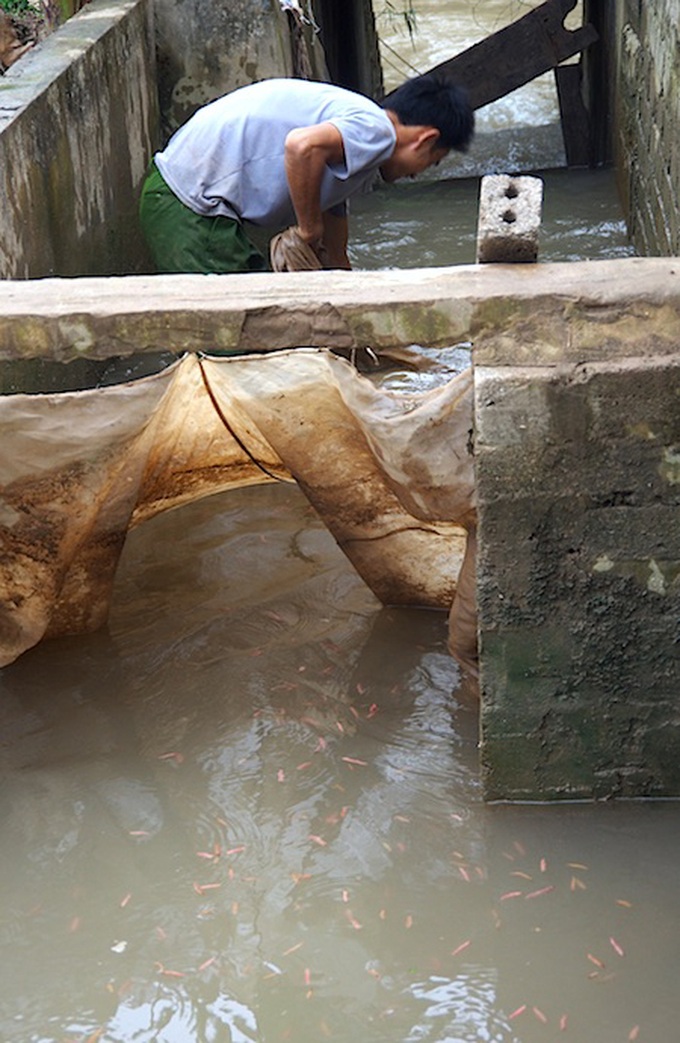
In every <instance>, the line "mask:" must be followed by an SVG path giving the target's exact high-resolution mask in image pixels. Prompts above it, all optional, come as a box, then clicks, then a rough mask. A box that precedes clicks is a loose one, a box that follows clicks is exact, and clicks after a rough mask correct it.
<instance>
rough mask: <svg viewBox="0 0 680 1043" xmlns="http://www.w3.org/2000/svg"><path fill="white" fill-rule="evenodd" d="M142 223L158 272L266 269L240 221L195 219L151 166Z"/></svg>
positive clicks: (197, 216)
mask: <svg viewBox="0 0 680 1043" xmlns="http://www.w3.org/2000/svg"><path fill="white" fill-rule="evenodd" d="M139 220H140V223H141V226H142V231H143V233H144V237H145V239H146V242H147V245H148V247H149V250H150V252H151V257H152V260H153V262H154V265H155V266H156V271H157V272H161V273H168V272H195V273H201V274H204V275H208V274H210V273H225V272H265V271H267V270H268V267H269V266H268V264H267V262H266V261H265V259H264V257H263V256H262V254H261V253H260V251H259V250H258V249H257V247H256V246H254V245H253V243H251V241H250V240H249V238H248V236H247V235H246V234H245V232H244V231H243V228H242V226H241V225H240V224H239V222H238V221H232V220H231V218H229V217H222V216H219V217H204V216H202V215H201V214H195V213H194V211H193V210H190V209H189V207H188V206H185V205H184V203H182V202H181V201H180V200H179V199H178V198H177V196H176V195H175V194H174V192H172V191H171V189H170V188H169V187H168V186H167V184H166V183H165V181H164V180H163V178H162V177H161V174H160V171H159V170H158V168H157V167H156V164H155V163H154V162H153V161H152V162H151V165H150V167H149V171H148V173H147V176H146V180H145V181H144V185H143V187H142V195H141V198H140V201H139Z"/></svg>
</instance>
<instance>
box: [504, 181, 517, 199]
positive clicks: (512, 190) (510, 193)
mask: <svg viewBox="0 0 680 1043" xmlns="http://www.w3.org/2000/svg"><path fill="white" fill-rule="evenodd" d="M518 195H519V189H518V188H517V185H515V184H513V182H512V181H511V182H510V184H509V185H508V187H507V188H506V190H505V198H506V199H516V198H517V196H518Z"/></svg>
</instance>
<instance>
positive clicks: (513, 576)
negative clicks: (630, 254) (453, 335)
mask: <svg viewBox="0 0 680 1043" xmlns="http://www.w3.org/2000/svg"><path fill="white" fill-rule="evenodd" d="M638 263H639V262H638ZM540 267H541V266H538V268H537V269H532V270H540ZM635 272H636V269H635V268H632V269H628V271H626V269H622V270H621V276H622V281H621V285H620V287H619V299H618V301H616V302H615V301H613V300H610V301H608V302H606V303H605V302H604V301H599V302H596V301H595V300H590V301H589V300H588V299H587V298H588V295H589V290H588V288H587V287H586V286H584V288H583V293H584V296H583V297H582V298H581V299H580V300H576V299H574V298H573V297H570V296H569V295H568V293H565V296H564V298H563V299H562V301H560V299H559V297H556V298H554V299H553V300H551V301H550V302H548V301H546V300H545V299H540V298H536V299H535V300H534V301H533V303H532V304H531V305H530V306H529V307H526V308H525V307H521V306H520V307H517V302H514V303H511V302H510V301H508V302H507V307H506V308H498V309H497V313H496V314H495V315H493V316H492V315H491V310H489V313H488V314H489V320H488V322H487V323H486V324H485V330H484V334H483V335H482V334H480V335H479V336H478V337H477V338H476V340H475V351H474V361H475V425H476V426H475V454H476V476H477V490H478V498H479V557H478V574H477V580H478V596H479V628H480V643H481V649H480V665H481V697H482V711H481V713H482V763H483V773H484V787H485V795H486V797H487V799H490V800H494V799H501V800H549V799H560V798H568V799H578V798H585V799H592V798H608V797H612V796H614V797H633V796H641V795H645V796H656V797H661V796H669V795H674V796H677V795H678V794H679V793H680V714H679V713H678V695H679V693H680V409H679V408H678V403H679V402H680V323H679V318H678V312H677V311H676V304H677V301H676V302H675V303H674V302H672V301H671V299H670V298H669V299H668V300H667V301H665V302H664V301H663V300H662V299H661V298H659V299H658V300H657V302H656V303H652V302H651V301H647V302H645V303H644V304H642V302H640V301H635V300H634V299H633V294H635V285H634V283H635ZM670 275H671V281H675V279H676V278H677V276H676V275H675V271H671V273H670ZM659 290H661V284H659ZM626 298H628V300H627V299H626Z"/></svg>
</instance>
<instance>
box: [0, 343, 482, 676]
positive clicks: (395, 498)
mask: <svg viewBox="0 0 680 1043" xmlns="http://www.w3.org/2000/svg"><path fill="white" fill-rule="evenodd" d="M471 429H472V376H471V372H470V370H466V371H464V372H463V373H461V374H459V375H458V376H456V377H454V378H453V379H451V380H449V381H448V382H447V383H445V384H444V385H442V386H440V387H437V388H434V389H433V390H430V391H426V392H419V393H415V392H414V393H405V392H390V391H386V390H384V389H379V388H376V387H375V386H374V385H373V384H372V383H371V382H370V381H369V380H367V379H366V378H365V377H363V376H362V375H361V374H359V373H358V372H357V371H356V370H355V368H354V367H353V366H351V365H350V364H349V363H348V362H347V361H345V360H344V359H342V358H339V357H337V356H335V355H333V354H331V353H329V352H327V351H324V350H317V349H312V348H298V349H295V350H290V351H278V352H275V353H272V354H269V355H266V356H263V355H249V356H236V357H229V358H198V357H197V356H195V355H193V354H191V355H186V356H184V357H183V358H181V359H179V360H178V361H177V362H175V363H173V364H172V365H170V366H168V368H167V369H165V370H163V371H162V372H159V373H155V374H153V375H151V376H145V377H143V378H141V379H138V380H135V381H132V382H130V383H126V384H116V385H113V386H110V387H97V388H91V389H89V390H83V391H72V392H60V393H55V394H30V395H29V394H17V395H9V396H3V397H2V398H0V446H1V448H0V474H1V475H2V485H0V555H1V557H0V590H1V592H2V603H1V607H0V664H2V665H5V664H7V663H10V662H12V661H13V660H14V659H16V658H17V656H19V655H20V654H21V653H22V652H23V651H25V650H26V649H28V648H30V647H32V646H33V645H35V644H36V643H37V642H39V641H40V640H42V639H43V638H45V637H52V636H62V635H67V634H77V633H83V632H87V631H92V630H95V629H97V628H98V627H100V626H102V625H103V624H104V623H105V621H106V618H107V614H108V609H109V601H110V598H111V591H112V586H113V581H114V577H115V571H116V566H117V563H118V559H119V556H120V553H121V551H122V548H123V545H124V542H125V537H126V534H127V532H128V530H129V529H131V528H133V527H134V526H136V525H138V524H140V523H142V522H143V521H145V520H146V519H148V518H151V517H153V516H154V515H155V514H158V513H159V512H160V511H163V510H167V509H169V508H175V507H179V506H180V505H182V504H185V503H188V502H190V501H192V500H195V499H198V498H199V497H203V496H206V495H208V494H210V493H213V492H218V491H223V490H225V489H228V488H236V487H238V486H244V485H250V484H258V483H261V482H272V481H295V482H297V483H298V484H299V486H300V487H301V489H302V490H303V492H304V493H305V495H306V496H307V497H308V499H309V501H310V502H311V503H312V504H313V506H314V507H315V508H316V510H317V512H318V514H319V515H320V517H321V519H322V520H323V521H324V523H325V524H326V526H327V528H328V529H329V530H330V532H331V533H332V535H333V536H334V538H335V540H336V541H337V543H338V544H339V546H340V547H341V548H342V550H343V551H344V552H345V554H346V555H347V556H348V558H349V559H350V560H351V562H352V563H353V565H354V567H355V568H356V569H357V571H358V572H359V574H360V575H361V576H362V577H363V579H364V580H365V582H366V583H367V584H368V585H369V586H370V588H371V589H372V590H373V592H374V593H375V594H376V595H377V597H378V598H379V599H380V600H381V601H382V602H383V603H385V604H393V605H420V606H426V607H436V608H447V609H448V608H450V606H451V604H452V601H453V598H454V594H455V592H456V582H457V577H458V573H459V570H460V566H461V561H462V558H463V555H464V551H465V544H466V528H467V529H469V528H470V522H471V519H472V518H473V517H474V499H473V497H474V480H473V468H472V456H471V453H470V451H469V440H470V432H471ZM473 596H474V595H473V594H472V595H471V597H472V598H473ZM468 600H469V599H468ZM470 603H472V602H470ZM459 615H460V613H459ZM463 617H464V614H463V616H461V619H463ZM473 619H474V617H473ZM473 629H474V628H473ZM468 637H469V634H468Z"/></svg>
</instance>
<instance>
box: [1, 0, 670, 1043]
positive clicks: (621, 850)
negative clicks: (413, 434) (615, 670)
mask: <svg viewBox="0 0 680 1043" xmlns="http://www.w3.org/2000/svg"><path fill="white" fill-rule="evenodd" d="M469 6H470V5H467V4H463V3H447V4H443V3H442V4H441V9H442V12H444V13H442V14H441V16H438V17H441V18H442V19H444V18H450V17H452V15H454V14H456V12H459V13H460V12H463V10H464V9H467V8H468V7H469ZM474 7H475V9H476V11H477V14H479V13H480V11H481V10H482V8H484V9H485V10H488V11H489V12H492V9H494V8H495V9H496V11H497V12H499V11H500V10H501V9H503V8H507V7H508V5H507V4H497V5H493V4H491V3H488V4H486V3H485V4H484V5H481V4H476V5H474ZM429 17H430V16H429V15H428V18H429ZM432 17H434V15H432ZM494 17H495V15H494ZM425 21H426V19H425V18H422V19H421V22H425ZM492 28H493V26H492ZM436 35H437V34H435V36H436ZM439 35H442V23H440V31H439ZM454 49H455V48H454ZM444 56H446V55H444ZM547 178H548V180H547V184H548V185H549V186H550V188H551V191H549V192H547V196H546V198H547V203H546V207H547V209H546V220H545V224H544V239H543V240H542V255H543V256H548V255H549V256H552V257H556V258H565V257H582V256H612V255H616V254H617V253H620V252H626V251H627V249H628V248H627V246H626V243H625V233H624V231H623V227H622V224H621V220H620V215H619V214H618V213H617V209H616V204H615V201H614V200H613V189H612V184H611V177H610V175H608V174H607V173H606V172H577V173H574V172H571V173H568V172H566V171H559V170H556V171H552V172H550V174H549V175H547ZM475 191H476V186H475V183H474V182H473V181H472V180H470V181H459V182H456V183H451V182H448V181H446V182H443V183H431V182H428V183H426V184H423V185H418V184H414V185H408V186H406V187H405V188H402V187H401V186H395V188H394V189H390V190H381V191H380V192H377V193H375V194H374V195H373V196H371V197H369V198H367V199H365V200H362V201H361V203H360V206H358V207H357V209H356V212H355V214H354V217H353V224H354V232H355V239H354V246H353V249H354V250H355V260H356V263H358V264H359V265H360V266H363V267H389V266H397V265H401V266H403V265H405V264H416V263H424V264H441V263H455V262H456V261H458V260H471V259H472V255H471V253H470V251H471V249H472V247H471V239H472V238H473V236H474V222H475V218H476V197H475ZM461 351H462V352H463V355H464V351H463V349H461V350H460V351H459V352H455V351H454V352H452V353H451V355H450V360H451V363H450V364H451V367H452V368H455V366H456V365H460V364H461ZM462 364H464V359H463V360H462ZM390 379H391V380H392V381H393V385H392V386H396V387H398V386H400V383H399V382H400V380H406V379H407V375H405V374H401V375H400V374H397V375H396V376H395V375H392V377H391V378H390ZM437 379H439V378H437ZM445 632H446V625H445V618H444V617H443V615H442V614H440V613H436V612H425V611H420V612H419V611H415V610H411V611H409V610H394V609H385V608H381V607H380V605H379V604H378V603H377V602H376V600H375V598H374V597H373V595H372V594H371V593H370V591H368V589H367V588H366V587H365V586H364V585H363V583H362V582H361V580H360V579H359V578H358V577H357V576H356V574H355V573H354V572H353V570H352V568H351V566H350V565H349V564H348V562H347V561H346V559H345V558H344V556H343V555H342V554H341V552H340V551H339V550H338V549H337V547H336V546H335V544H334V542H333V540H332V538H331V537H330V536H329V534H328V533H327V532H326V531H325V530H324V529H323V528H322V527H321V526H320V524H319V522H318V520H317V519H316V517H315V515H314V512H313V511H312V510H311V508H310V507H309V506H308V505H307V504H306V501H305V500H304V498H303V497H302V495H301V493H300V492H299V491H298V490H296V489H295V488H291V487H290V486H288V485H278V484H271V485H263V486H260V487H257V488H252V489H242V490H239V491H236V492H230V493H229V494H226V495H222V496H216V497H213V498H211V499H208V500H205V501H203V502H200V503H195V504H193V505H191V506H188V507H185V508H182V509H181V510H177V511H174V512H170V513H168V514H166V515H162V516H160V517H158V518H156V519H154V520H153V521H151V522H149V523H147V524H145V525H144V526H142V527H141V528H140V529H138V530H136V531H135V532H134V533H133V534H132V535H131V536H130V538H129V540H128V544H127V546H126V548H125V551H124V555H123V560H122V563H121V567H120V570H119V573H118V577H117V582H116V589H115V596H114V601H113V610H112V615H111V620H110V625H109V628H108V629H107V630H106V631H104V632H102V633H99V634H96V635H92V636H89V637H84V638H78V639H75V638H74V639H70V640H68V641H66V640H62V641H54V642H46V643H45V644H43V645H42V646H40V647H38V648H36V649H34V650H33V651H31V652H29V653H27V654H26V655H25V656H23V657H22V658H21V659H20V660H19V661H18V662H17V663H16V664H14V665H13V666H11V667H8V668H6V669H5V670H4V671H3V672H2V676H1V678H0V696H1V698H0V715H1V716H2V730H1V736H2V739H1V744H0V771H1V773H2V779H3V783H2V789H1V790H0V795H1V798H0V799H1V800H2V818H1V823H2V824H1V827H0V828H1V833H0V860H1V862H0V864H1V872H0V887H1V889H2V906H1V908H0V954H1V960H2V964H1V966H2V975H1V977H0V1040H2V1041H3V1043H66V1041H69V1043H73V1041H78V1043H95V1041H101V1043H132V1041H135V1043H138V1041H139V1043H152V1041H154V1043H156V1041H158V1043H213V1041H215V1043H221V1041H224V1043H227V1041H234V1043H251V1041H258V1043H274V1041H278V1040H282V1041H284V1040H291V1041H295V1043H318V1041H322V1040H325V1039H330V1040H336V1041H338V1043H350V1041H354V1040H356V1039H361V1040H362V1041H363V1043H416V1041H430V1043H446V1041H451V1043H477V1041H487V1040H488V1041H498V1043H534V1041H537V1043H538V1041H549V1040H558V1039H564V1040H574V1041H576V1043H618V1041H622V1043H625V1041H627V1040H628V1041H634V1040H638V1041H639V1043H669V1041H672V1040H674V1039H676V1038H677V1032H678V1029H677V1024H678V1020H679V1017H680V1000H679V999H678V997H677V989H676V979H675V973H676V967H677V961H678V955H679V953H678V949H679V945H678V932H677V926H676V925H677V922H678V918H679V916H680V889H679V888H678V886H677V881H678V865H680V829H679V828H678V827H679V825H680V812H679V810H678V806H677V805H676V804H674V803H672V802H668V803H663V802H661V803H646V802H640V803H637V804H623V805H622V804H606V803H605V804H594V805H573V806H565V805H562V806H552V807H537V806H536V807H509V806H494V807H489V806H485V805H484V804H483V803H482V800H481V791H480V778H479V771H478V751H477V727H478V714H477V706H476V703H475V699H474V695H473V694H472V693H470V692H468V691H467V690H466V688H465V686H464V685H462V684H461V680H460V676H459V673H458V669H457V667H456V665H455V663H454V662H453V661H452V660H451V658H450V657H449V656H448V655H447V653H446V649H445Z"/></svg>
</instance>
